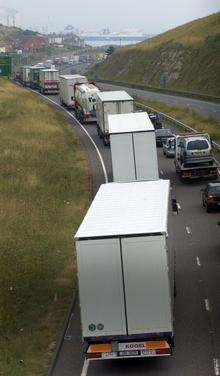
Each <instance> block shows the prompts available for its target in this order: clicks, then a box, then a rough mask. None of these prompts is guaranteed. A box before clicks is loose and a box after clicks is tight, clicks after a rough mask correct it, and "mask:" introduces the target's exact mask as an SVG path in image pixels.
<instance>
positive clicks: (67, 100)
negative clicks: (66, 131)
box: [60, 74, 88, 109]
mask: <svg viewBox="0 0 220 376" xmlns="http://www.w3.org/2000/svg"><path fill="white" fill-rule="evenodd" d="M87 82H88V80H87V78H86V77H85V76H81V75H79V74H68V75H61V76H60V103H61V105H62V106H66V107H68V108H70V109H71V108H74V107H75V100H74V85H75V84H85V83H87Z"/></svg>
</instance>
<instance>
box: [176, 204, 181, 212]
mask: <svg viewBox="0 0 220 376" xmlns="http://www.w3.org/2000/svg"><path fill="white" fill-rule="evenodd" d="M177 208H178V210H181V206H180V204H179V202H177Z"/></svg>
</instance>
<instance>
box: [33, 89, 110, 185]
mask: <svg viewBox="0 0 220 376" xmlns="http://www.w3.org/2000/svg"><path fill="white" fill-rule="evenodd" d="M31 91H33V92H34V93H36V94H38V95H40V96H41V97H43V98H46V99H47V100H48V101H49V102H51V103H53V104H55V105H56V106H57V107H59V108H61V109H62V110H63V111H65V112H67V114H68V115H69V116H71V117H72V118H73V119H74V120H75V122H76V123H77V124H78V125H79V126H80V127H81V128H82V130H83V131H84V132H85V134H86V135H87V136H88V138H89V139H90V141H91V143H92V144H93V146H94V147H95V150H96V152H97V154H98V156H99V160H100V162H101V166H102V170H103V174H104V178H105V183H108V175H107V171H106V168H105V163H104V161H103V158H102V156H101V153H100V151H99V148H98V146H97V145H96V143H95V141H94V140H93V139H92V137H91V136H90V134H89V133H88V131H87V130H86V129H85V128H84V126H83V125H82V124H81V123H80V122H79V121H78V120H77V119H76V118H75V116H74V115H73V114H71V112H70V111H67V110H66V109H65V108H63V107H62V106H61V105H60V104H59V103H56V102H55V101H53V100H52V99H50V98H48V97H46V96H45V95H42V94H41V93H38V92H37V91H34V90H31Z"/></svg>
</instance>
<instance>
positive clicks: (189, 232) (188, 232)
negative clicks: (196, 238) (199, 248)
mask: <svg viewBox="0 0 220 376" xmlns="http://www.w3.org/2000/svg"><path fill="white" fill-rule="evenodd" d="M186 232H187V234H188V235H192V232H191V230H190V227H189V226H186Z"/></svg>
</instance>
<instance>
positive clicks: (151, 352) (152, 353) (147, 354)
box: [141, 350, 156, 356]
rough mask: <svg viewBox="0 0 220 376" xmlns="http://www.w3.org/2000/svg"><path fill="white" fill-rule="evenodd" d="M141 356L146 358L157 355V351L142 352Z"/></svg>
mask: <svg viewBox="0 0 220 376" xmlns="http://www.w3.org/2000/svg"><path fill="white" fill-rule="evenodd" d="M141 355H145V356H151V355H156V350H142V351H141Z"/></svg>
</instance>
